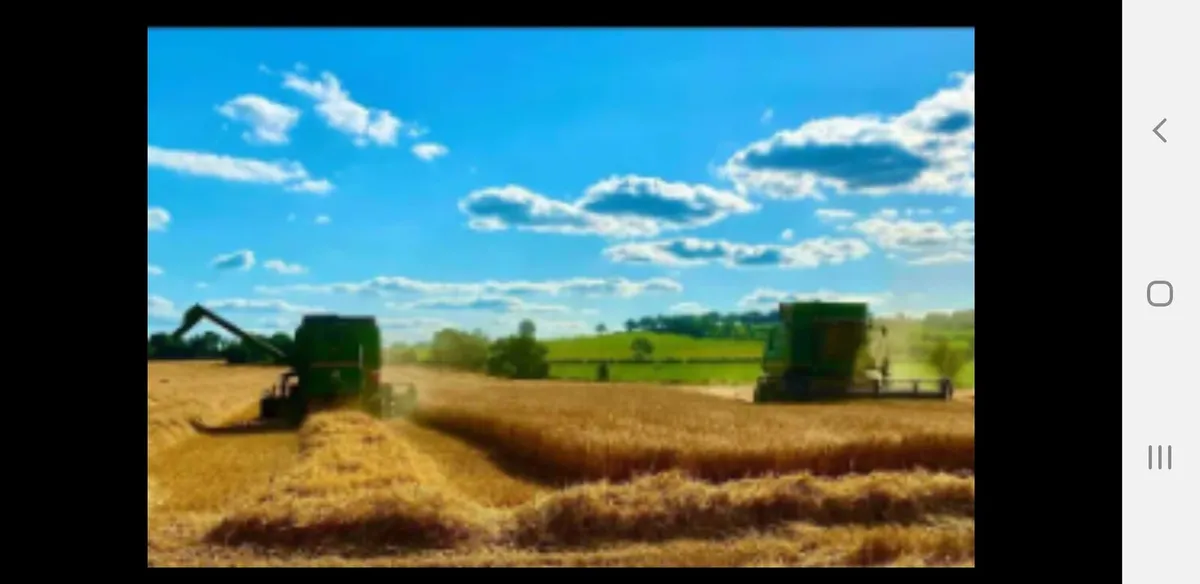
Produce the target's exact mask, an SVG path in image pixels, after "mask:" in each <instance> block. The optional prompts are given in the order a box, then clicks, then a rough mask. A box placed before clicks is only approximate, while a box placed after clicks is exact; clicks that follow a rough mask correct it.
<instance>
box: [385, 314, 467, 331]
mask: <svg viewBox="0 0 1200 584" xmlns="http://www.w3.org/2000/svg"><path fill="white" fill-rule="evenodd" d="M376 322H378V323H379V327H380V328H383V329H389V330H396V331H413V332H435V331H438V330H441V329H444V328H455V327H456V326H457V325H456V324H455V323H454V322H453V321H450V320H446V319H442V318H427V317H409V318H397V317H384V318H379V319H376Z"/></svg>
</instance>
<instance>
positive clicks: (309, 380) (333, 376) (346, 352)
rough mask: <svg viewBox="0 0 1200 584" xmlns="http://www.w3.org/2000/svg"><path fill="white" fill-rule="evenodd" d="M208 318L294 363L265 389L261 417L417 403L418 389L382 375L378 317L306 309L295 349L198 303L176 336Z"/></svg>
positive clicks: (277, 420) (298, 419)
mask: <svg viewBox="0 0 1200 584" xmlns="http://www.w3.org/2000/svg"><path fill="white" fill-rule="evenodd" d="M205 318H207V319H208V320H209V321H211V322H212V323H213V324H216V325H217V326H219V327H221V328H223V329H225V330H226V331H229V333H230V334H232V335H234V336H236V337H238V338H239V339H241V340H242V341H243V342H245V343H247V344H250V345H254V346H256V347H258V348H259V349H261V350H263V351H265V352H266V353H267V354H269V355H271V356H273V357H275V358H277V359H278V360H281V361H283V362H285V363H287V364H288V365H290V370H289V371H287V372H286V373H284V374H283V376H282V377H281V378H280V380H279V385H277V386H274V387H272V388H270V389H269V390H267V391H266V392H265V394H264V395H263V397H262V399H261V400H260V401H259V420H258V421H259V422H260V423H268V424H279V425H283V426H287V427H297V426H299V425H300V424H302V423H303V422H304V419H305V418H306V417H307V416H308V414H309V413H312V412H314V411H317V410H322V409H331V408H338V407H345V406H352V407H358V408H361V409H362V410H364V411H366V412H367V413H369V414H371V415H373V416H376V417H379V418H391V417H395V416H400V415H404V414H407V413H408V412H410V411H411V410H412V409H413V408H414V407H415V406H416V398H417V391H416V388H415V387H414V386H413V385H412V384H404V385H405V386H406V387H407V390H406V391H405V392H404V394H403V395H397V394H396V392H395V389H394V388H393V386H392V385H391V384H388V383H383V382H382V381H381V380H380V371H381V369H382V366H383V350H382V338H381V334H380V331H379V326H378V324H377V323H376V322H375V318H374V317H370V316H337V315H307V316H305V317H304V319H303V320H302V321H301V323H300V326H299V327H298V328H297V329H296V333H295V349H294V350H293V351H292V354H287V353H285V352H284V351H282V350H281V349H279V348H278V347H276V346H274V345H272V344H270V343H268V342H267V341H265V340H263V339H262V338H260V337H257V336H255V335H252V334H250V333H248V332H246V331H244V330H242V329H241V328H240V327H238V326H236V325H234V324H233V323H231V322H229V321H227V320H225V319H224V318H221V317H220V316H218V315H216V314H214V313H213V312H212V311H210V310H209V309H207V308H205V307H203V306H201V305H199V304H197V305H195V306H192V307H191V308H189V309H188V311H187V312H186V313H185V314H184V316H183V324H182V325H180V327H179V328H178V329H176V330H175V332H174V336H175V337H176V338H180V337H182V336H183V335H184V334H186V333H187V332H188V331H189V330H191V329H192V327H194V326H196V324H197V323H199V322H200V320H201V319H205ZM194 424H195V423H194Z"/></svg>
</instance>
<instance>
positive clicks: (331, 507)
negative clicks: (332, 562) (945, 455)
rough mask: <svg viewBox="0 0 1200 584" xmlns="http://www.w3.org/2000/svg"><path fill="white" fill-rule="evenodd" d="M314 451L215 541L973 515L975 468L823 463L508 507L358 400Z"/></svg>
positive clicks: (403, 539) (371, 542)
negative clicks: (475, 492)
mask: <svg viewBox="0 0 1200 584" xmlns="http://www.w3.org/2000/svg"><path fill="white" fill-rule="evenodd" d="M301 448H302V453H301V460H300V462H299V463H298V464H297V466H296V467H294V468H293V469H291V471H289V472H288V473H286V474H285V475H284V476H282V477H280V478H279V479H277V480H276V481H275V484H274V485H273V486H272V488H271V492H270V493H267V494H265V495H263V496H262V497H260V498H259V499H258V500H257V501H255V502H254V503H253V504H252V505H250V506H249V507H248V508H246V509H243V510H241V511H240V512H237V513H235V514H234V515H233V516H231V517H229V518H227V519H226V520H225V521H223V522H222V523H221V524H220V525H219V526H218V527H217V528H216V529H214V530H213V531H212V532H211V533H210V536H209V538H208V539H209V541H210V542H213V543H226V544H247V543H249V544H257V545H260V546H270V547H285V548H307V549H316V550H320V549H327V550H328V549H337V548H342V549H351V548H353V549H355V551H357V552H360V553H366V552H373V553H378V552H379V550H380V548H383V549H394V548H398V547H404V548H409V549H412V548H452V547H456V548H460V549H461V548H477V549H478V548H482V547H486V546H507V547H533V548H537V549H543V550H546V549H556V548H567V547H578V546H584V545H596V544H604V543H616V542H635V541H643V542H654V541H662V540H667V539H678V538H728V537H731V536H734V535H736V534H739V533H745V532H747V531H761V530H770V529H775V528H779V527H782V526H784V525H786V524H787V523H790V522H795V521H803V522H807V523H810V524H814V525H816V524H820V525H832V524H847V523H857V524H874V523H884V522H888V523H894V524H909V523H916V522H921V521H929V520H930V519H932V518H935V517H938V516H958V517H964V518H969V517H973V515H974V479H973V478H972V477H955V476H949V475H935V474H928V473H912V474H876V475H870V476H855V477H845V478H841V479H831V478H817V477H813V476H811V475H797V476H786V477H779V478H771V479H751V480H744V481H737V482H730V483H726V484H723V485H719V486H716V485H711V484H708V483H704V482H700V481H696V480H693V479H688V478H686V477H684V476H683V475H682V474H681V473H678V472H674V473H668V474H665V475H658V476H651V477H644V478H641V479H639V480H637V481H634V482H632V483H629V484H621V485H613V484H595V485H581V486H578V487H574V488H570V489H566V490H563V491H560V492H556V493H552V494H549V495H543V496H540V497H538V498H537V499H535V500H534V501H531V502H529V503H526V504H524V505H521V506H518V507H515V508H512V509H508V510H504V509H495V508H488V507H484V506H481V505H479V504H477V503H476V502H474V501H473V500H470V499H467V498H465V497H463V496H462V495H461V494H460V493H459V492H458V491H457V490H456V489H455V488H454V486H453V485H450V484H448V483H447V482H446V481H445V479H444V477H443V476H442V475H440V474H439V473H438V472H437V470H436V468H434V467H433V466H432V465H431V464H430V462H429V461H428V460H426V459H424V458H423V457H422V456H421V455H420V454H419V453H416V452H414V451H413V450H412V449H411V448H410V447H409V445H408V444H407V443H406V442H405V441H404V440H403V439H402V438H401V437H400V436H399V435H397V434H395V433H392V432H391V431H390V430H389V428H388V427H387V426H386V425H384V424H381V423H379V422H378V421H376V420H373V419H371V418H369V417H367V416H364V415H362V414H358V413H351V412H339V413H326V414H320V415H317V416H314V417H313V418H312V419H311V420H310V421H309V422H308V423H307V424H306V425H305V427H304V428H303V429H302V435H301Z"/></svg>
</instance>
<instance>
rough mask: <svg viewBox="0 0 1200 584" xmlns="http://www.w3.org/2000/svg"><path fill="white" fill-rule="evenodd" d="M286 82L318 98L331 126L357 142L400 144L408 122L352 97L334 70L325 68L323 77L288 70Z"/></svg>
mask: <svg viewBox="0 0 1200 584" xmlns="http://www.w3.org/2000/svg"><path fill="white" fill-rule="evenodd" d="M283 86H284V87H286V88H287V89H291V90H292V91H296V92H298V93H301V94H303V95H305V96H307V97H309V98H312V99H313V100H314V101H316V102H317V105H316V106H315V107H314V109H315V110H316V112H317V115H319V116H321V119H323V120H325V123H326V124H328V125H329V127H331V128H333V129H335V130H337V131H339V132H342V133H343V134H346V135H348V136H350V137H351V139H353V141H354V144H355V145H357V146H367V145H368V144H375V145H378V146H394V145H396V136H397V134H398V133H399V132H400V128H401V127H402V126H403V125H404V122H402V121H401V120H400V118H397V117H396V116H394V115H392V113H391V112H390V111H388V110H385V109H377V108H371V107H367V106H365V105H363V104H361V103H359V102H357V101H354V100H353V99H351V98H350V92H348V91H346V90H345V89H343V88H342V84H341V81H339V80H338V78H337V77H335V76H334V75H333V74H332V73H330V72H328V71H325V72H322V73H321V75H320V78H319V79H308V78H306V77H304V76H302V75H300V74H298V73H291V72H288V73H284V74H283Z"/></svg>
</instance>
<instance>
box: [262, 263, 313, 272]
mask: <svg viewBox="0 0 1200 584" xmlns="http://www.w3.org/2000/svg"><path fill="white" fill-rule="evenodd" d="M263 267H264V268H266V269H268V270H270V271H272V272H275V273H276V274H285V275H296V274H304V273H307V272H308V268H306V267H304V266H302V265H300V264H289V263H287V262H285V261H283V260H267V261H265V262H263Z"/></svg>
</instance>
